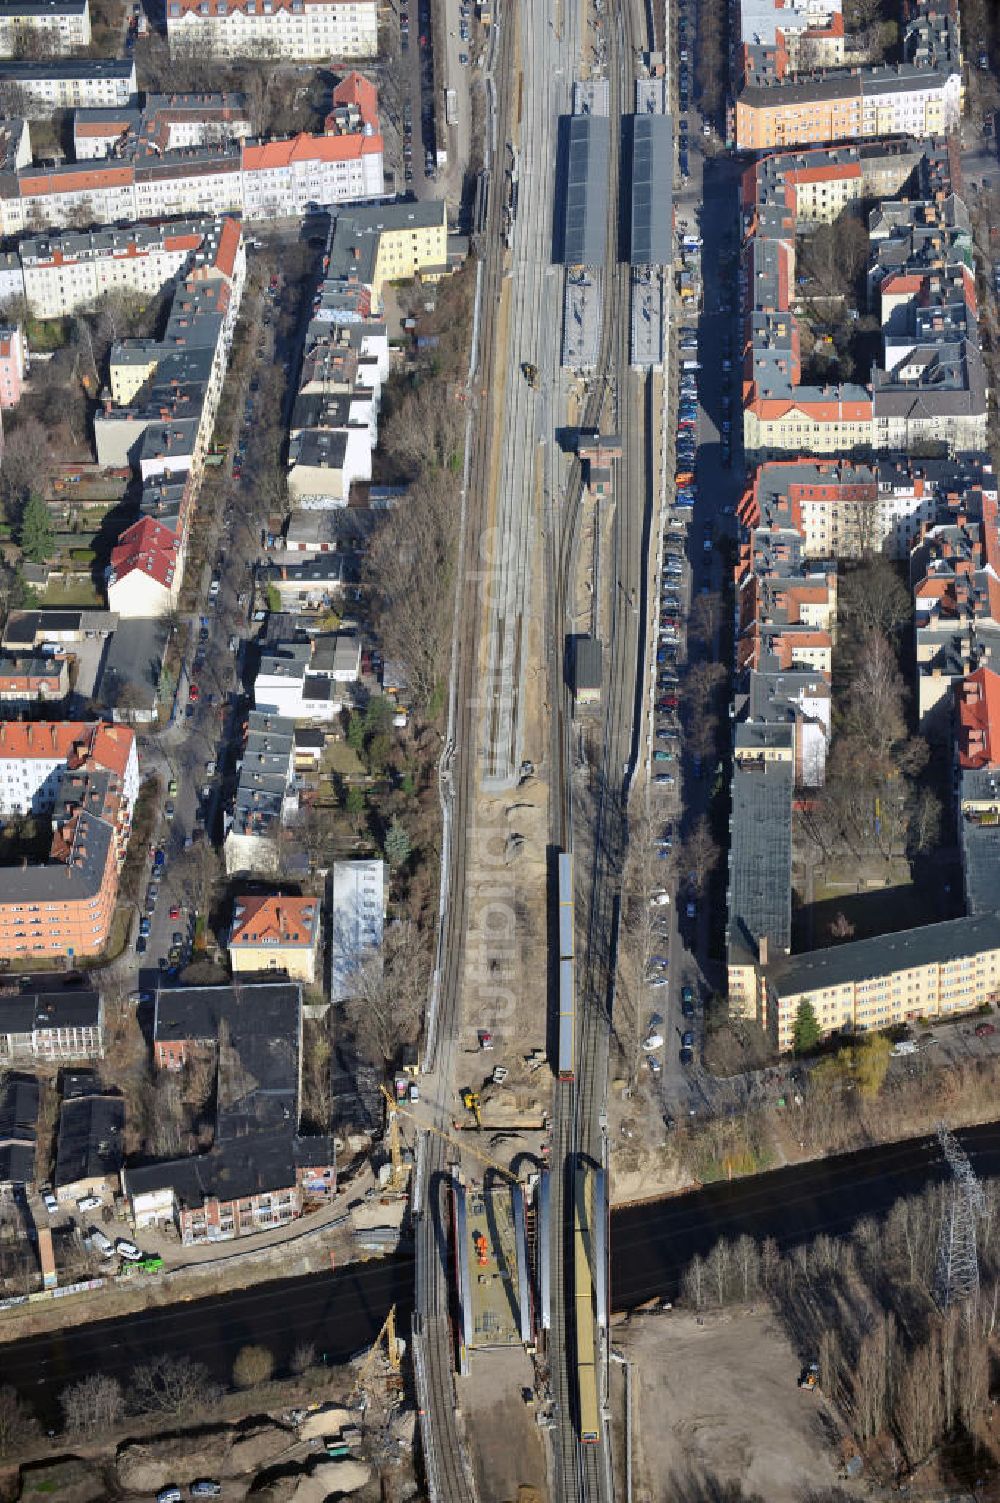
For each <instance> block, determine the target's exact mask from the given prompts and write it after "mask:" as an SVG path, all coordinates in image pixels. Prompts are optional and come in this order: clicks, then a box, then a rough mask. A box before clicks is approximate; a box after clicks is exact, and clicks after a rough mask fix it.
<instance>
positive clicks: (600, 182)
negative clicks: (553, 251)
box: [562, 115, 611, 266]
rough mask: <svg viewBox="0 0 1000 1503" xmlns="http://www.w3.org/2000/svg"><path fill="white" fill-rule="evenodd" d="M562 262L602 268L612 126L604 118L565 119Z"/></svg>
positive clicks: (573, 117)
mask: <svg viewBox="0 0 1000 1503" xmlns="http://www.w3.org/2000/svg"><path fill="white" fill-rule="evenodd" d="M563 128H564V131H565V152H564V157H563V160H564V163H565V181H564V184H563V190H564V191H563V243H562V259H563V261H564V262H565V264H566V265H567V266H603V265H604V262H605V259H606V256H607V239H608V167H609V162H610V155H611V122H610V120H609V119H608V118H607V116H604V115H570V116H568V117H564V122H563Z"/></svg>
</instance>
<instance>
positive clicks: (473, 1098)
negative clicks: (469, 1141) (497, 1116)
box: [462, 1090, 483, 1132]
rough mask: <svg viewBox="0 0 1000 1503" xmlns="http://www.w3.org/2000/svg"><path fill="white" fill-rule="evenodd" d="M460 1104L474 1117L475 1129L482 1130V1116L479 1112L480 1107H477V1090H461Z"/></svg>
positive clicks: (478, 1104)
mask: <svg viewBox="0 0 1000 1503" xmlns="http://www.w3.org/2000/svg"><path fill="white" fill-rule="evenodd" d="M462 1105H463V1106H464V1107H465V1110H466V1111H467V1112H471V1113H472V1115H473V1116H474V1117H475V1119H476V1128H477V1130H478V1131H479V1132H482V1130H483V1118H482V1113H481V1112H480V1109H479V1108H480V1100H479V1092H478V1091H468V1090H466V1091H463V1092H462Z"/></svg>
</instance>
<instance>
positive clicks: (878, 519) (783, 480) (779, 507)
mask: <svg viewBox="0 0 1000 1503" xmlns="http://www.w3.org/2000/svg"><path fill="white" fill-rule="evenodd" d="M996 490H997V482H996V477H995V476H994V475H993V473H992V466H991V462H990V459H989V456H988V455H982V456H979V455H970V456H966V457H964V458H963V459H961V460H948V459H916V458H911V457H909V456H906V455H903V456H900V457H894V458H884V459H880V460H879V461H878V462H877V463H875V464H851V463H850V462H849V461H847V460H837V459H826V460H823V459H786V460H771V461H769V462H768V463H767V464H763V465H759V466H758V467H757V469H756V470H755V471H754V472H753V476H752V479H751V481H750V484H749V486H748V488H747V490H746V491H745V492H744V494H743V497H742V498H741V500H740V503H739V506H738V507H737V515H738V517H739V520H740V521H741V522H742V524H743V526H744V527H745V528H747V529H749V530H753V529H755V528H760V527H764V528H768V529H771V530H778V531H782V530H790V531H791V532H792V533H793V534H794V535H795V536H796V537H798V538H801V547H802V555H803V557H804V558H807V559H829V558H837V559H845V558H860V557H863V556H865V555H868V554H872V553H883V554H885V556H886V557H887V558H892V559H897V560H902V559H909V557H910V553H911V551H912V549H913V546H914V544H915V543H916V542H917V541H918V539H919V538H920V536H921V534H922V532H923V529H924V527H925V526H926V525H928V524H929V523H931V522H932V521H934V520H935V519H936V518H937V517H939V516H940V515H941V514H942V511H947V510H948V509H949V508H952V509H954V508H955V507H957V506H958V504H959V500H960V498H961V497H962V496H964V495H967V494H969V493H970V492H976V491H980V492H985V493H986V494H987V495H992V496H993V497H995V496H996ZM970 504H972V505H973V507H974V508H975V507H976V506H977V503H976V502H975V501H972V502H971V503H970Z"/></svg>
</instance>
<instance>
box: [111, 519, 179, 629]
mask: <svg viewBox="0 0 1000 1503" xmlns="http://www.w3.org/2000/svg"><path fill="white" fill-rule="evenodd" d="M180 551H181V540H180V538H179V537H178V535H177V533H176V532H175V531H174V530H173V529H172V528H170V527H166V526H164V524H163V523H162V522H157V521H155V520H154V519H153V518H152V517H143V518H142V520H141V521H139V522H134V523H133V524H132V526H131V527H127V528H126V529H125V531H124V532H123V533H122V535H121V537H120V538H119V539H118V542H117V544H116V545H115V547H114V548H112V550H111V569H110V573H109V574H108V585H107V588H108V608H109V609H110V610H112V611H117V612H118V614H119V616H121V617H122V619H123V620H128V618H129V617H130V616H164V615H166V614H167V613H168V612H170V611H172V610H174V609H175V608H176V606H177V601H178V600H179V599H180V587H181V570H180V567H179V563H180Z"/></svg>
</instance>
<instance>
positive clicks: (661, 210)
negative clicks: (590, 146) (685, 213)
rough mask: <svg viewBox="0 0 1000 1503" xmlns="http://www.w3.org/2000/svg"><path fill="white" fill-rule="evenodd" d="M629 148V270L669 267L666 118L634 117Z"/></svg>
mask: <svg viewBox="0 0 1000 1503" xmlns="http://www.w3.org/2000/svg"><path fill="white" fill-rule="evenodd" d="M630 148H631V150H630V166H631V182H630V190H631V191H630V203H629V261H630V262H631V264H632V265H633V266H669V264H670V260H671V244H670V241H671V233H670V225H671V218H672V195H671V179H672V176H673V150H674V147H673V125H672V123H671V119H670V116H669V115H652V114H645V115H635V116H634V117H633V119H632V130H631V142H630Z"/></svg>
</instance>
